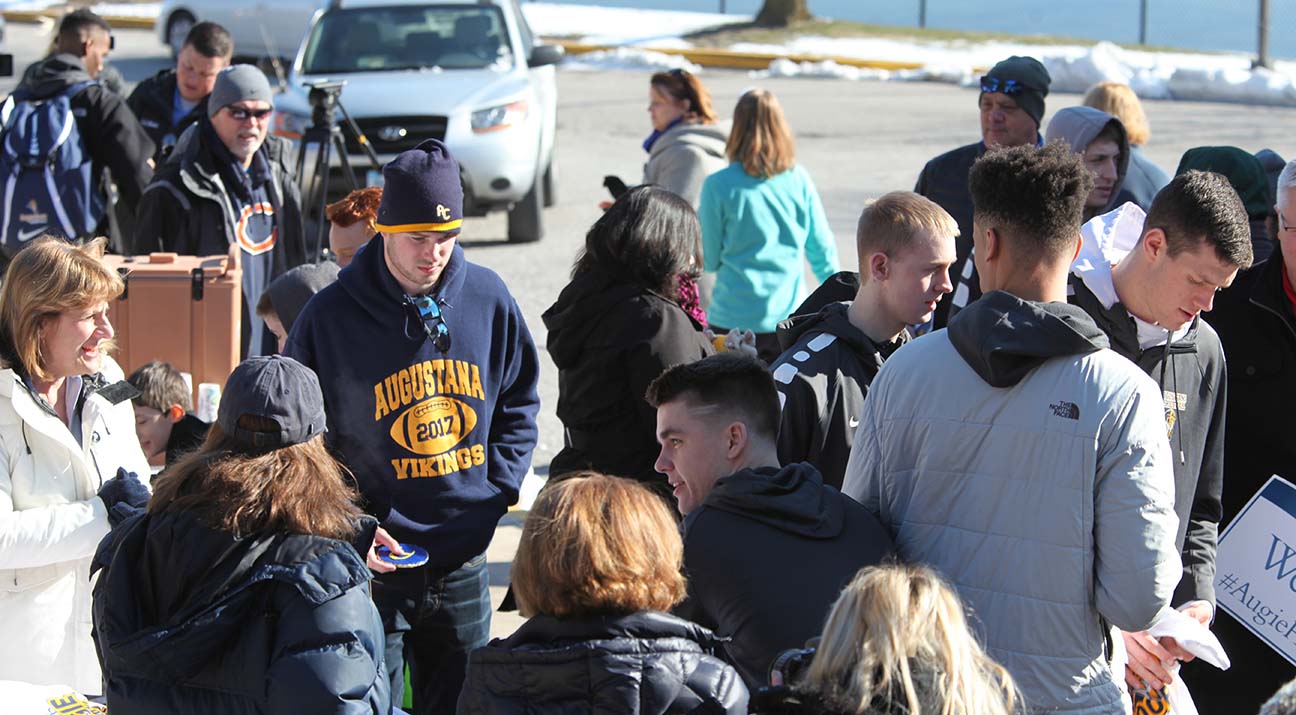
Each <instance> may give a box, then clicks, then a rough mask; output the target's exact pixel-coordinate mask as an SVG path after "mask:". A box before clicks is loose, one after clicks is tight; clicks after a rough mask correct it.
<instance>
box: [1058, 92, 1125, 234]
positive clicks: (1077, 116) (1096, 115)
mask: <svg viewBox="0 0 1296 715" xmlns="http://www.w3.org/2000/svg"><path fill="white" fill-rule="evenodd" d="M1113 122H1114V123H1115V125H1116V129H1117V131H1118V133H1119V134H1120V141H1118V142H1117V143H1118V144H1120V157H1119V158H1118V159H1117V160H1116V183H1115V184H1114V185H1113V186H1112V192H1111V198H1109V199H1108V200H1107V205H1106V206H1103V207H1101V208H1099V209H1098V210H1097V212H1098V213H1106V212H1107V211H1110V210H1112V209H1113V208H1115V206H1116V203H1117V200H1118V197H1119V196H1120V193H1121V187H1122V186H1123V185H1124V184H1125V174H1126V173H1128V172H1129V161H1130V144H1129V135H1128V134H1126V133H1125V125H1124V124H1121V122H1120V120H1119V119H1117V118H1116V117H1113V116H1112V115H1110V114H1108V113H1106V112H1104V111H1102V110H1100V109H1094V108H1093V107H1065V108H1063V109H1059V110H1058V112H1057V114H1054V115H1053V118H1052V119H1050V120H1049V124H1048V130H1047V131H1046V132H1045V133H1044V141H1046V142H1051V141H1056V140H1059V139H1060V140H1062V141H1064V142H1066V144H1067V146H1070V147H1071V151H1074V152H1075V153H1077V154H1083V153H1084V151H1085V149H1087V148H1089V144H1090V143H1092V142H1093V140H1094V138H1096V137H1097V136H1098V135H1099V134H1100V133H1101V132H1102V130H1103V129H1104V128H1106V127H1107V125H1108V124H1111V123H1113Z"/></svg>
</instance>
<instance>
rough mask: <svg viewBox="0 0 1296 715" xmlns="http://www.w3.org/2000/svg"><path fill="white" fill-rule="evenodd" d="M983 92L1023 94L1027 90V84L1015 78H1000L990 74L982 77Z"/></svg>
mask: <svg viewBox="0 0 1296 715" xmlns="http://www.w3.org/2000/svg"><path fill="white" fill-rule="evenodd" d="M981 91H982V92H1001V93H1003V94H1021V93H1022V92H1025V91H1026V85H1024V84H1022V83H1020V82H1018V81H1017V80H1015V79H999V78H998V77H991V76H990V75H983V76H982V77H981Z"/></svg>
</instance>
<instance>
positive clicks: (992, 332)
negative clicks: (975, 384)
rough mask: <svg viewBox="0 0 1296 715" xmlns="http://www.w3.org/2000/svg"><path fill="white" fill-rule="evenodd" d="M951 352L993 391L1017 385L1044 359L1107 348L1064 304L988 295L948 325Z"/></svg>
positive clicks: (1081, 315)
mask: <svg viewBox="0 0 1296 715" xmlns="http://www.w3.org/2000/svg"><path fill="white" fill-rule="evenodd" d="M949 339H950V342H951V343H952V344H953V345H954V349H955V350H957V351H958V354H959V355H960V356H961V357H962V358H963V360H964V361H966V362H967V364H968V365H969V366H970V367H971V368H972V369H973V370H974V371H976V373H977V375H979V376H980V377H981V379H983V380H985V381H986V382H987V383H989V384H990V385H991V386H993V387H1011V386H1013V385H1016V384H1017V383H1019V382H1021V381H1022V379H1023V378H1025V377H1026V376H1027V375H1028V374H1030V373H1031V371H1033V370H1034V369H1035V368H1037V367H1039V366H1040V364H1041V363H1043V362H1044V361H1046V360H1048V359H1049V358H1054V357H1061V356H1064V355H1086V354H1088V353H1092V352H1096V351H1098V350H1102V349H1103V348H1106V347H1108V345H1109V343H1108V341H1107V336H1106V335H1104V334H1103V332H1102V331H1101V330H1099V329H1098V326H1097V325H1095V324H1094V321H1093V319H1092V318H1090V317H1089V315H1088V314H1086V313H1085V312H1084V311H1083V310H1081V309H1080V308H1077V307H1075V306H1072V305H1067V304H1066V303H1036V302H1032V301H1026V300H1022V299H1021V298H1018V297H1017V296H1015V295H1013V294H1011V293H1007V292H1004V291H992V292H990V293H986V294H985V295H983V296H981V298H980V300H977V301H975V302H973V303H972V304H970V305H968V306H967V307H966V308H964V309H963V310H961V311H959V312H958V314H957V315H955V316H954V317H953V318H952V319H950V323H949Z"/></svg>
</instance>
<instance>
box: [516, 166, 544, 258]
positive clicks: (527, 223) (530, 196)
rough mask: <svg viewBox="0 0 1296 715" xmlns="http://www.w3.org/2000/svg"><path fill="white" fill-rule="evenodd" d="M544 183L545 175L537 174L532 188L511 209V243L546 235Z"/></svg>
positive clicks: (536, 238)
mask: <svg viewBox="0 0 1296 715" xmlns="http://www.w3.org/2000/svg"><path fill="white" fill-rule="evenodd" d="M544 184H545V182H544V175H543V174H537V175H536V178H535V181H533V182H532V183H531V190H530V191H528V192H527V193H526V196H523V197H522V200H521V201H519V202H517V203H516V204H513V208H511V209H509V212H508V240H509V243H531V242H532V241H539V240H540V239H541V238H543V237H544V207H545V198H544V193H545V186H544Z"/></svg>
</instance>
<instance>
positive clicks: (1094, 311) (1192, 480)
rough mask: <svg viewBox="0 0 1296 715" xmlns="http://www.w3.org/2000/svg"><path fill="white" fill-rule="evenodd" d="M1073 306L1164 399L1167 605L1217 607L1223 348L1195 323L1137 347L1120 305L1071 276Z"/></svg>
mask: <svg viewBox="0 0 1296 715" xmlns="http://www.w3.org/2000/svg"><path fill="white" fill-rule="evenodd" d="M1068 292H1069V293H1070V294H1071V295H1070V296H1069V298H1068V299H1069V300H1070V302H1071V303H1072V304H1074V305H1076V306H1078V307H1080V308H1083V309H1084V311H1085V312H1086V313H1088V314H1089V315H1090V316H1091V317H1092V318H1093V320H1094V322H1095V323H1096V324H1097V325H1098V327H1099V329H1101V330H1102V331H1103V333H1105V334H1106V335H1107V337H1108V339H1109V340H1110V341H1111V348H1112V350H1115V351H1116V352H1117V353H1119V354H1120V355H1121V356H1123V357H1125V358H1126V359H1128V360H1130V361H1131V362H1133V363H1134V364H1136V365H1138V366H1139V368H1141V369H1142V370H1143V372H1146V373H1147V374H1148V375H1149V376H1151V377H1152V379H1154V380H1156V381H1157V384H1158V385H1160V387H1161V392H1162V395H1163V397H1164V399H1165V409H1166V434H1167V436H1168V437H1169V438H1170V451H1171V453H1172V454H1173V455H1174V475H1175V514H1176V515H1177V516H1178V517H1179V532H1178V534H1177V536H1176V540H1175V545H1176V546H1177V547H1178V548H1179V551H1180V553H1181V555H1182V560H1183V570H1184V572H1183V578H1182V579H1180V581H1179V586H1178V587H1177V588H1176V589H1175V593H1174V597H1173V598H1172V599H1171V605H1172V606H1175V607H1178V606H1182V605H1184V604H1186V603H1189V602H1191V601H1197V600H1202V601H1209V602H1210V603H1211V605H1212V606H1214V605H1215V551H1216V547H1217V544H1218V542H1219V523H1220V520H1221V519H1222V518H1223V506H1222V505H1221V499H1222V496H1223V490H1224V419H1225V409H1226V408H1225V406H1226V404H1227V400H1226V397H1227V387H1228V381H1227V379H1226V374H1225V368H1224V348H1223V346H1222V345H1221V344H1220V339H1219V336H1218V335H1216V333H1215V331H1214V330H1213V329H1212V328H1211V327H1210V325H1208V324H1206V323H1205V322H1203V321H1202V320H1201V318H1200V317H1197V318H1194V319H1193V321H1192V323H1191V324H1190V326H1189V328H1188V333H1187V334H1186V335H1184V336H1183V337H1182V338H1180V339H1178V340H1175V341H1174V342H1171V343H1169V344H1168V345H1167V344H1162V345H1156V346H1153V347H1151V348H1148V349H1147V350H1142V349H1140V348H1139V336H1138V328H1137V327H1136V325H1135V323H1134V318H1133V317H1131V316H1130V314H1129V312H1128V311H1127V310H1126V309H1125V306H1124V305H1122V304H1120V303H1119V302H1118V303H1115V304H1114V305H1112V307H1111V308H1110V309H1107V308H1104V307H1103V304H1102V301H1100V300H1099V299H1098V298H1097V296H1095V295H1094V294H1093V292H1092V291H1090V290H1089V288H1088V286H1086V285H1085V283H1084V280H1083V279H1082V278H1080V277H1079V276H1076V275H1072V276H1071V278H1070V284H1069V288H1068Z"/></svg>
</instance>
